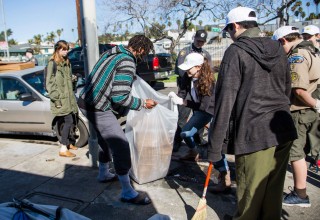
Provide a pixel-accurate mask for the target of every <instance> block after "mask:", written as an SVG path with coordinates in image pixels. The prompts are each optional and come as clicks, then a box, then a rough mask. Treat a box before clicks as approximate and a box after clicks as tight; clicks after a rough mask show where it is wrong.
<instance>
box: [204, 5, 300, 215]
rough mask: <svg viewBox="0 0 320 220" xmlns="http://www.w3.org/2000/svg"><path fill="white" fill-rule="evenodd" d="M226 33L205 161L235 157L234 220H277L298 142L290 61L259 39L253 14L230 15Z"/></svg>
mask: <svg viewBox="0 0 320 220" xmlns="http://www.w3.org/2000/svg"><path fill="white" fill-rule="evenodd" d="M224 31H226V32H228V33H229V34H230V37H231V38H232V39H233V41H234V43H233V44H231V45H230V46H229V48H228V49H227V50H226V51H225V53H224V56H223V59H222V62H221V65H220V71H219V75H218V80H217V83H216V91H215V93H216V95H215V110H214V113H215V116H214V117H215V118H214V120H213V121H212V122H211V126H210V128H209V135H208V139H209V148H208V160H209V161H211V162H216V161H219V160H220V159H221V152H223V153H229V154H234V155H235V167H236V182H237V210H236V212H235V214H234V216H233V219H237V220H239V219H245V220H247V219H280V218H281V212H282V194H283V186H284V180H285V174H286V169H287V165H288V159H289V151H290V147H291V145H292V141H293V140H294V139H295V138H296V137H297V133H296V129H295V127H294V123H293V120H292V117H291V115H290V110H289V103H290V100H289V97H290V90H291V83H290V73H289V66H288V60H287V57H286V54H285V52H284V50H283V48H282V47H281V45H280V44H279V43H278V42H276V41H273V40H271V39H270V38H268V37H260V29H259V27H258V23H257V15H256V12H255V11H254V10H253V9H251V8H247V7H237V8H234V9H232V10H231V11H230V12H229V13H228V15H227V17H226V26H225V28H224Z"/></svg>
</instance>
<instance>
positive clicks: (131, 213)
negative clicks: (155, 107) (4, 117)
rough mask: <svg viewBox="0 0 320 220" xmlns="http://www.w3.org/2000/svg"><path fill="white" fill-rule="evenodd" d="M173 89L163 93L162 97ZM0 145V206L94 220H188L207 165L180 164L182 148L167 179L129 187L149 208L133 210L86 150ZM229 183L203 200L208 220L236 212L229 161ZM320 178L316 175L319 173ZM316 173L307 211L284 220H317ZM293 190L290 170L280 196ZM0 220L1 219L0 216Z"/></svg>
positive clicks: (291, 210)
mask: <svg viewBox="0 0 320 220" xmlns="http://www.w3.org/2000/svg"><path fill="white" fill-rule="evenodd" d="M171 90H172V88H164V92H165V93H167V92H169V91H171ZM1 137H2V138H1V139H0V203H3V202H10V201H12V199H13V198H18V199H28V200H30V201H31V202H34V203H38V204H50V205H58V206H62V207H65V208H68V209H70V210H72V211H75V212H77V213H79V214H81V215H83V216H86V217H88V218H90V219H93V220H105V219H119V220H122V219H124V220H131V219H132V220H140V219H141V220H147V219H149V218H151V217H152V216H154V215H156V214H161V215H163V216H166V218H164V217H163V218H157V219H175V220H180V219H181V220H184V219H191V218H192V216H193V215H194V213H195V209H196V207H197V205H198V202H199V199H200V197H201V194H202V190H203V184H204V179H205V173H206V171H207V168H208V163H207V162H206V161H200V162H198V163H195V162H194V163H193V162H181V161H179V160H178V158H179V156H181V155H184V154H185V153H186V151H187V147H186V146H182V148H181V149H180V151H179V152H177V153H174V154H173V155H172V160H171V164H170V168H169V172H168V175H167V176H166V177H165V178H162V179H159V180H156V181H154V182H150V183H146V184H141V185H139V184H137V183H135V182H133V186H134V188H135V189H137V190H138V191H144V192H146V193H147V194H148V195H149V196H150V198H151V199H152V204H150V205H146V206H137V205H131V204H127V203H122V202H121V201H120V200H119V195H120V184H119V182H118V181H115V182H109V183H99V182H98V181H97V180H96V177H97V174H98V170H97V169H96V168H93V167H92V166H91V162H90V160H89V157H88V147H84V148H81V149H78V150H76V151H73V152H74V153H76V155H77V156H76V157H75V158H63V157H59V156H58V151H59V146H58V143H57V142H55V141H37V138H36V137H35V139H34V140H28V139H12V138H6V136H1ZM227 158H228V161H229V163H230V167H231V176H232V180H233V190H232V193H231V194H212V193H208V194H207V204H208V206H207V211H208V218H207V219H210V220H215V219H224V216H225V215H226V214H228V215H232V214H233V212H234V211H235V209H236V196H235V192H236V183H235V179H234V159H233V157H232V156H230V155H228V157H227ZM319 173H320V172H319ZM319 173H315V172H311V171H308V184H307V193H308V195H309V197H310V200H311V203H312V205H311V207H310V208H299V207H285V206H284V207H283V216H282V219H288V220H289V219H290V220H301V219H308V220H309V219H310V220H311V219H319V216H318V215H319V208H320V205H319V203H320V196H319V195H320V194H319V193H320V190H319V187H320V177H319ZM217 176H218V173H217V171H214V172H213V175H212V176H211V181H210V184H212V183H213V182H215V181H217ZM292 185H293V180H292V173H291V172H290V167H289V166H288V172H287V173H286V181H285V187H284V192H288V187H289V186H292ZM0 219H1V213H0Z"/></svg>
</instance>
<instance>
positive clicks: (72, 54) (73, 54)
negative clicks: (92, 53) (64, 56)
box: [68, 50, 81, 61]
mask: <svg viewBox="0 0 320 220" xmlns="http://www.w3.org/2000/svg"><path fill="white" fill-rule="evenodd" d="M68 58H69V59H70V60H77V61H80V60H81V51H79V50H77V51H71V52H70V53H69V54H68Z"/></svg>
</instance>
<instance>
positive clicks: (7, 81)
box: [0, 77, 28, 100]
mask: <svg viewBox="0 0 320 220" xmlns="http://www.w3.org/2000/svg"><path fill="white" fill-rule="evenodd" d="M27 92H28V89H27V88H26V87H25V86H24V85H23V84H22V83H21V82H20V81H19V80H17V79H13V78H5V77H3V78H0V99H1V100H19V97H20V94H22V93H27Z"/></svg>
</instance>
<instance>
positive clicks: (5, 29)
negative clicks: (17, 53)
mask: <svg viewBox="0 0 320 220" xmlns="http://www.w3.org/2000/svg"><path fill="white" fill-rule="evenodd" d="M1 9H2V19H3V26H4V39H5V41H6V42H7V56H8V61H10V53H9V42H8V36H7V27H6V19H5V16H4V6H3V1H2V0H1Z"/></svg>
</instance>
